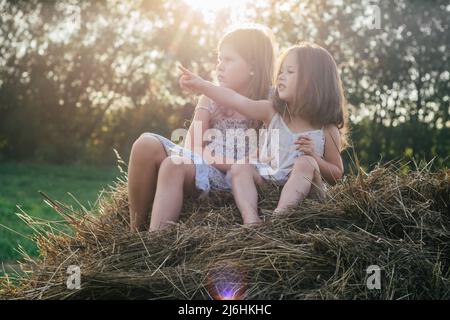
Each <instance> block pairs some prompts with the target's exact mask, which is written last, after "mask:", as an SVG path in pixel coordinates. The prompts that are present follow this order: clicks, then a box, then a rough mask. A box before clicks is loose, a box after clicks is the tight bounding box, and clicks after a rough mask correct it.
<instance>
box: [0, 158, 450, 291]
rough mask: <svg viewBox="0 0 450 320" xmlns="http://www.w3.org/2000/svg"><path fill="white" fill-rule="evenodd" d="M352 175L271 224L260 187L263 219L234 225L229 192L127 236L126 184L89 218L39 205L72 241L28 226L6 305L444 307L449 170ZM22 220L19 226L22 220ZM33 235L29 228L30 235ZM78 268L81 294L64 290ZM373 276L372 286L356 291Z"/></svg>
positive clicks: (267, 195)
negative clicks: (384, 302)
mask: <svg viewBox="0 0 450 320" xmlns="http://www.w3.org/2000/svg"><path fill="white" fill-rule="evenodd" d="M403 171H404V170H403V168H399V167H396V166H395V165H393V164H388V165H384V166H378V167H377V168H376V169H375V170H373V171H372V172H370V174H364V173H363V172H359V173H358V174H357V175H352V176H348V177H346V179H345V180H344V181H342V182H340V183H339V184H338V185H336V186H334V187H332V188H331V189H330V192H329V197H328V199H327V200H326V201H324V202H317V201H314V200H310V199H307V200H305V201H304V202H303V203H301V204H300V205H299V206H297V207H296V208H293V209H292V210H291V212H290V214H289V215H287V216H284V217H280V218H273V217H272V216H271V211H272V210H273V209H274V208H275V206H276V203H277V201H278V197H279V191H280V190H279V188H274V187H273V186H272V187H269V188H267V189H265V190H261V196H260V203H259V205H260V207H261V211H262V212H261V214H262V215H263V216H264V218H265V222H264V223H263V224H262V225H260V226H257V227H247V226H242V225H241V218H240V216H239V213H238V210H237V209H236V206H235V205H234V201H233V199H232V196H231V195H230V194H224V193H220V192H213V193H212V194H211V197H210V198H209V199H207V200H205V201H204V202H202V203H198V202H195V201H186V203H185V205H184V206H183V214H182V216H181V219H180V222H179V223H178V224H176V225H175V226H173V227H171V228H168V229H166V230H163V231H161V232H157V233H152V234H148V233H147V232H142V233H139V234H131V233H130V232H129V225H128V207H127V191H126V190H127V188H126V176H124V177H123V178H122V179H119V180H118V181H117V182H116V183H115V185H114V186H112V187H111V190H110V191H109V193H108V194H107V195H106V196H105V197H104V198H103V200H102V201H101V202H100V204H99V206H98V208H96V209H95V210H93V211H92V212H86V211H85V210H81V211H73V210H71V209H69V208H67V207H65V206H64V205H63V204H61V203H58V202H56V201H53V200H51V199H48V201H49V203H50V204H51V205H52V206H53V207H54V208H55V210H57V211H58V212H59V213H60V214H61V215H62V216H64V217H65V218H66V221H67V225H68V226H69V227H70V228H71V230H72V232H71V233H67V232H66V233H61V232H57V231H55V230H54V229H52V228H45V227H43V226H42V224H41V223H40V224H34V222H33V221H32V220H31V219H29V218H28V220H27V221H28V223H30V224H31V225H34V226H35V228H37V231H38V232H39V233H38V234H37V235H36V237H35V241H36V242H37V243H38V245H39V249H40V254H41V255H40V257H39V258H38V259H30V258H27V259H26V261H25V263H24V264H23V268H24V270H25V271H27V270H28V271H29V272H28V273H25V274H23V275H18V279H15V281H12V280H11V278H8V277H5V278H3V279H2V280H1V281H2V283H1V285H0V293H1V295H2V296H3V298H13V299H111V298H122V299H123V298H124V299H193V298H195V299H211V298H249V299H367V298H369V299H449V298H450V229H449V228H450V213H449V203H450V201H449V194H450V190H449V188H450V170H448V169H442V170H440V171H438V172H434V173H433V172H430V171H429V170H428V169H423V170H416V171H410V172H406V173H402V172H403ZM25 219H27V218H26V217H25ZM38 227H39V228H38ZM69 265H77V266H79V267H80V268H81V272H82V278H81V289H79V290H68V289H67V287H66V280H67V277H68V275H67V273H66V270H67V267H68V266H69ZM370 265H378V266H379V267H380V268H381V270H382V271H381V280H382V282H381V289H380V290H376V289H375V290H370V289H368V287H367V285H366V279H367V277H368V274H367V273H366V269H367V267H369V266H370Z"/></svg>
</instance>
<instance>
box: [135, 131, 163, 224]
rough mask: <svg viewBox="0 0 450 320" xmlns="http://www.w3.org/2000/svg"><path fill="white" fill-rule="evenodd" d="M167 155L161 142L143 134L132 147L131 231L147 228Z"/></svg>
mask: <svg viewBox="0 0 450 320" xmlns="http://www.w3.org/2000/svg"><path fill="white" fill-rule="evenodd" d="M166 157H167V154H166V151H165V149H164V147H163V145H162V144H161V142H160V141H159V140H158V139H157V138H155V137H152V136H150V135H146V134H142V135H141V136H140V137H139V138H138V139H137V140H136V141H135V142H134V143H133V147H132V148H131V155H130V161H129V163H128V206H129V213H130V227H131V231H132V232H135V231H142V230H145V229H147V227H148V226H147V225H146V224H147V217H148V211H149V209H150V205H151V202H152V201H153V197H154V195H155V189H156V179H157V177H158V169H159V166H160V164H161V162H162V161H163V160H164V159H165V158H166Z"/></svg>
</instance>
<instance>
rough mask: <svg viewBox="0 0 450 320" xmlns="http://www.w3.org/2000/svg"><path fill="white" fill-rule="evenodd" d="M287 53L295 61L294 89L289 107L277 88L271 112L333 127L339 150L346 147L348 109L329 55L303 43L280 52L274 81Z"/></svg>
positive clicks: (319, 48)
mask: <svg viewBox="0 0 450 320" xmlns="http://www.w3.org/2000/svg"><path fill="white" fill-rule="evenodd" d="M289 54H295V56H296V58H297V64H298V71H297V88H296V95H295V96H294V99H293V103H292V105H291V106H289V108H288V106H287V103H286V102H285V101H284V100H282V99H281V98H280V96H279V94H278V89H276V90H275V94H274V95H273V102H274V107H275V110H276V111H277V112H278V113H280V114H284V112H286V110H287V111H288V112H289V113H290V114H291V115H292V116H300V117H302V118H304V119H306V120H308V121H309V122H311V124H314V125H320V126H324V125H328V124H334V125H336V126H337V127H338V129H339V132H340V133H341V146H340V147H341V148H345V147H347V146H348V141H347V132H348V123H347V122H348V110H347V105H346V103H345V97H344V91H343V88H342V82H341V78H340V77H339V72H338V69H337V66H336V62H335V61H334V59H333V57H332V56H331V54H330V53H329V52H328V51H327V50H326V49H324V48H322V47H321V46H318V45H316V44H313V43H308V42H303V43H300V44H298V45H295V46H293V47H290V48H289V49H287V50H286V51H284V52H283V53H282V54H281V56H280V58H279V63H278V65H277V72H276V74H275V78H278V74H279V72H280V69H281V66H282V64H283V62H284V60H285V59H286V57H287V56H288V55H289Z"/></svg>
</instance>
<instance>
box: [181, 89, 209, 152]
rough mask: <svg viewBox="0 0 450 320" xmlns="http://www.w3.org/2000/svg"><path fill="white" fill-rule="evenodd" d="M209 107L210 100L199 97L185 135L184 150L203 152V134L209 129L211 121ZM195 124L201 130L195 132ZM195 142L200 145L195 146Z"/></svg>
mask: <svg viewBox="0 0 450 320" xmlns="http://www.w3.org/2000/svg"><path fill="white" fill-rule="evenodd" d="M209 105H210V100H209V99H208V98H207V97H205V96H200V99H199V100H198V103H197V106H196V107H195V111H194V118H193V119H192V122H191V125H190V126H189V130H188V133H187V135H186V140H185V142H184V147H185V148H187V149H189V150H192V151H196V150H201V152H203V145H204V142H203V134H204V133H205V131H206V130H208V129H209V122H210V119H211V113H210V111H209V110H208V109H209ZM195 124H197V125H198V126H199V127H198V128H200V129H201V130H199V131H195V130H194V128H195ZM198 135H200V136H198ZM196 142H199V143H200V145H196Z"/></svg>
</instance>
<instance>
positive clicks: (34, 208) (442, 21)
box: [0, 0, 450, 261]
mask: <svg viewBox="0 0 450 320" xmlns="http://www.w3.org/2000/svg"><path fill="white" fill-rule="evenodd" d="M0 12H1V15H0V223H1V224H4V225H7V226H8V227H11V228H13V229H17V230H18V231H19V232H24V233H27V232H28V231H27V230H26V227H25V226H23V225H22V224H21V223H19V222H18V220H17V219H16V217H15V216H14V212H18V210H17V209H16V208H15V205H16V204H19V205H21V206H22V208H23V210H25V211H26V212H27V213H30V214H31V215H34V216H42V217H46V218H52V217H54V214H53V213H52V210H51V209H50V208H48V207H46V206H45V204H43V202H42V198H41V197H40V196H39V194H38V193H37V190H42V191H45V192H46V193H48V194H49V195H51V196H53V197H54V198H56V199H57V200H60V201H63V202H64V201H68V202H71V201H72V200H71V198H70V197H68V196H67V192H72V193H73V194H74V195H75V196H76V197H77V199H79V200H80V202H82V203H83V204H85V205H86V204H87V203H88V202H91V203H92V202H94V201H95V199H96V198H97V195H98V193H99V191H100V190H101V188H102V187H104V186H106V185H107V184H109V183H111V182H112V181H113V179H114V177H115V176H117V175H118V171H117V169H115V167H114V165H115V163H116V157H115V155H114V153H113V148H115V149H117V150H118V152H119V153H120V155H121V156H122V157H123V158H124V160H125V161H128V157H129V152H130V149H131V145H132V143H133V141H134V140H135V139H136V138H137V137H138V136H139V135H140V134H141V133H142V132H145V131H151V132H157V133H160V134H163V135H166V136H169V137H170V133H171V131H172V130H173V129H175V128H179V127H183V126H184V127H185V126H187V124H188V122H189V120H190V118H191V116H192V111H193V106H194V104H195V103H196V100H195V97H193V96H190V95H186V94H185V93H182V92H181V90H180V88H179V87H178V71H177V69H176V63H177V62H181V63H183V64H185V65H187V66H189V67H190V68H192V69H194V70H195V71H196V72H198V73H200V74H201V75H202V76H204V77H206V78H208V79H214V72H213V71H214V68H215V62H216V59H217V58H216V54H217V48H216V46H217V43H218V41H219V39H220V37H221V36H222V35H223V34H224V32H225V30H227V28H229V27H230V26H232V25H234V24H238V23H242V22H255V23H261V24H264V25H266V26H268V27H269V28H271V29H272V30H273V32H274V35H275V38H276V40H277V41H278V44H279V49H284V48H286V47H288V46H290V45H292V44H295V43H297V42H299V41H313V42H316V43H318V44H320V45H322V46H324V47H325V48H327V49H328V50H329V51H330V52H331V54H332V55H333V56H334V57H335V59H336V62H337V64H338V67H339V69H340V71H341V76H342V79H343V82H344V88H345V94H346V98H347V100H348V102H349V111H350V115H351V124H350V129H351V136H350V137H351V141H352V142H353V148H350V149H348V150H347V151H346V152H345V153H344V154H343V156H344V161H345V165H346V168H347V172H348V169H349V167H350V166H351V164H352V160H351V159H350V158H351V157H352V158H353V157H357V158H358V159H359V162H360V165H361V166H362V167H363V168H364V169H365V170H370V169H371V168H373V166H374V165H375V164H376V163H377V162H379V161H380V162H385V161H389V160H393V159H401V160H402V161H405V162H406V161H408V160H410V159H413V158H414V159H417V160H420V161H425V162H427V161H430V160H431V159H433V158H434V159H435V160H434V165H433V166H434V168H442V167H448V164H449V159H448V155H449V154H450V152H449V151H450V119H449V92H450V88H449V87H450V85H449V79H450V73H449V70H450V68H449V67H450V63H449V51H450V50H449V48H448V47H449V44H450V32H449V19H448V15H449V13H450V5H449V4H448V1H413V0H410V1H408V0H399V1H381V0H380V1H374V0H371V1H366V0H361V1H350V0H334V1H333V0H327V1H325V0H315V1H308V0H297V1H289V0H287V1H274V0H255V1H245V0H243V1H192V0H180V1H158V0H156V1H115V0H95V1H82V0H78V1H77V0H70V1H38V0H29V1H6V0H0ZM411 165H412V164H411ZM21 241H24V240H21V239H20V237H18V236H17V235H15V234H13V233H11V232H9V231H7V230H5V229H3V228H1V227H0V261H2V260H3V261H5V260H13V259H16V258H17V257H18V256H17V254H16V253H14V251H13V247H14V246H16V244H17V243H22V242H21ZM24 243H25V247H26V248H27V249H30V250H31V252H32V253H33V254H36V251H35V249H33V248H32V245H30V244H29V243H27V242H24Z"/></svg>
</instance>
